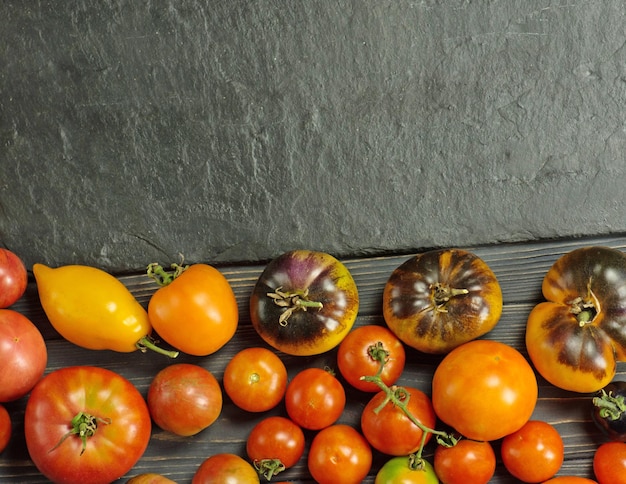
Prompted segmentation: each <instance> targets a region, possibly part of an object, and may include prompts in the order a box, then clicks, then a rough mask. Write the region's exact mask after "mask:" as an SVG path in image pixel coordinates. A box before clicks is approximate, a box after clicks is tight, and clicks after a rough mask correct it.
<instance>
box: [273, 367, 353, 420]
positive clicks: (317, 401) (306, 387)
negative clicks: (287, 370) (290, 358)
mask: <svg viewBox="0 0 626 484" xmlns="http://www.w3.org/2000/svg"><path fill="white" fill-rule="evenodd" d="M345 406H346V392H345V390H344V388H343V386H342V385H341V382H340V381H339V380H338V379H337V378H336V377H335V376H334V375H332V374H331V373H330V372H328V371H326V370H323V369H321V368H307V369H305V370H302V371H300V372H299V373H297V374H296V376H294V377H293V379H292V380H291V381H290V382H289V384H288V385H287V391H286V392H285V408H286V410H287V414H288V415H289V417H290V418H291V419H292V420H293V421H294V422H295V423H297V424H298V425H299V426H300V427H302V428H305V429H308V430H319V429H323V428H324V427H328V426H329V425H332V424H333V423H335V422H336V421H337V420H338V419H339V417H340V416H341V414H342V413H343V409H344V408H345Z"/></svg>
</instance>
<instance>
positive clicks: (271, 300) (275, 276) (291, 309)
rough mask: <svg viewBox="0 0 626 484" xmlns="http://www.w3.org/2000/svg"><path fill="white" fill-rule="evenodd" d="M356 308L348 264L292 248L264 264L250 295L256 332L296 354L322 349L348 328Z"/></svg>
mask: <svg viewBox="0 0 626 484" xmlns="http://www.w3.org/2000/svg"><path fill="white" fill-rule="evenodd" d="M358 308H359V295H358V290H357V286H356V283H355V282H354V279H353V278H352V275H351V274H350V271H349V270H348V268H347V267H346V266H345V265H344V264H343V263H342V262H340V261H339V260H337V259H336V258H335V257H333V256H331V255H330V254H326V253H324V252H316V251H311V250H294V251H290V252H286V253H284V254H282V255H280V256H278V257H276V258H275V259H273V260H272V261H270V262H269V264H267V266H266V267H265V269H264V270H263V272H262V273H261V275H260V276H259V278H258V280H257V282H256V284H255V286H254V288H253V291H252V294H251V296H250V317H251V319H252V325H253V326H254V328H255V330H256V331H257V333H258V334H259V335H260V336H261V338H263V340H264V341H265V342H266V343H268V344H269V345H270V346H272V347H273V348H275V349H277V350H279V351H282V352H283V353H287V354H290V355H296V356H310V355H317V354H321V353H325V352H327V351H329V350H331V349H333V348H335V347H336V346H337V345H338V344H339V343H340V342H341V341H342V340H343V338H345V336H346V335H347V334H348V332H349V331H350V330H351V329H352V326H353V325H354V322H355V320H356V315H357V312H358Z"/></svg>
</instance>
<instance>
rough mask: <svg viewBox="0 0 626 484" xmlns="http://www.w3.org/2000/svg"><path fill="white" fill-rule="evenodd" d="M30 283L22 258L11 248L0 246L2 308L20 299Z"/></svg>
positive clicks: (0, 294)
mask: <svg viewBox="0 0 626 484" xmlns="http://www.w3.org/2000/svg"><path fill="white" fill-rule="evenodd" d="M27 285H28V273H27V272H26V267H24V263H23V262H22V259H20V258H19V257H18V256H17V254H15V253H14V252H11V251H10V250H9V249H3V248H1V247H0V309H2V308H8V307H9V306H11V305H13V304H15V303H16V302H17V301H18V299H20V298H21V297H22V296H23V295H24V292H26V286H27Z"/></svg>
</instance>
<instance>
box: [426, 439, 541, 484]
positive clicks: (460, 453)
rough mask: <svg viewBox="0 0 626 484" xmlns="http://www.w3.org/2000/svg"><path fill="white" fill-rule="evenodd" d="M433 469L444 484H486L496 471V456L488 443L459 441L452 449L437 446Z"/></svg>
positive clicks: (467, 440)
mask: <svg viewBox="0 0 626 484" xmlns="http://www.w3.org/2000/svg"><path fill="white" fill-rule="evenodd" d="M533 465H534V463H533ZM434 467H435V473H436V474H437V476H438V477H439V479H441V481H442V482H444V483H445V484H487V483H488V482H489V480H490V479H491V478H492V477H493V475H494V473H495V471H496V454H495V452H494V451H493V447H492V446H491V444H490V443H489V442H479V441H477V440H469V439H461V440H459V441H458V442H457V443H456V444H455V445H453V446H452V447H444V446H443V445H438V446H437V448H436V449H435V461H434Z"/></svg>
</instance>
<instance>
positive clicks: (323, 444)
mask: <svg viewBox="0 0 626 484" xmlns="http://www.w3.org/2000/svg"><path fill="white" fill-rule="evenodd" d="M371 467H372V449H371V448H370V446H369V445H368V443H367V440H365V438H364V437H363V436H362V435H361V434H360V433H359V432H357V431H356V430H355V429H353V428H352V427H350V426H348V425H331V426H330V427H326V428H325V429H323V430H320V431H319V432H318V433H317V435H316V436H315V437H313V441H312V442H311V447H310V449H309V457H308V468H309V472H310V473H311V476H313V479H315V480H316V481H317V482H318V483H319V484H339V483H341V484H352V483H354V484H360V483H361V482H363V479H365V476H367V474H368V472H369V471H370V468H371Z"/></svg>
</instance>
